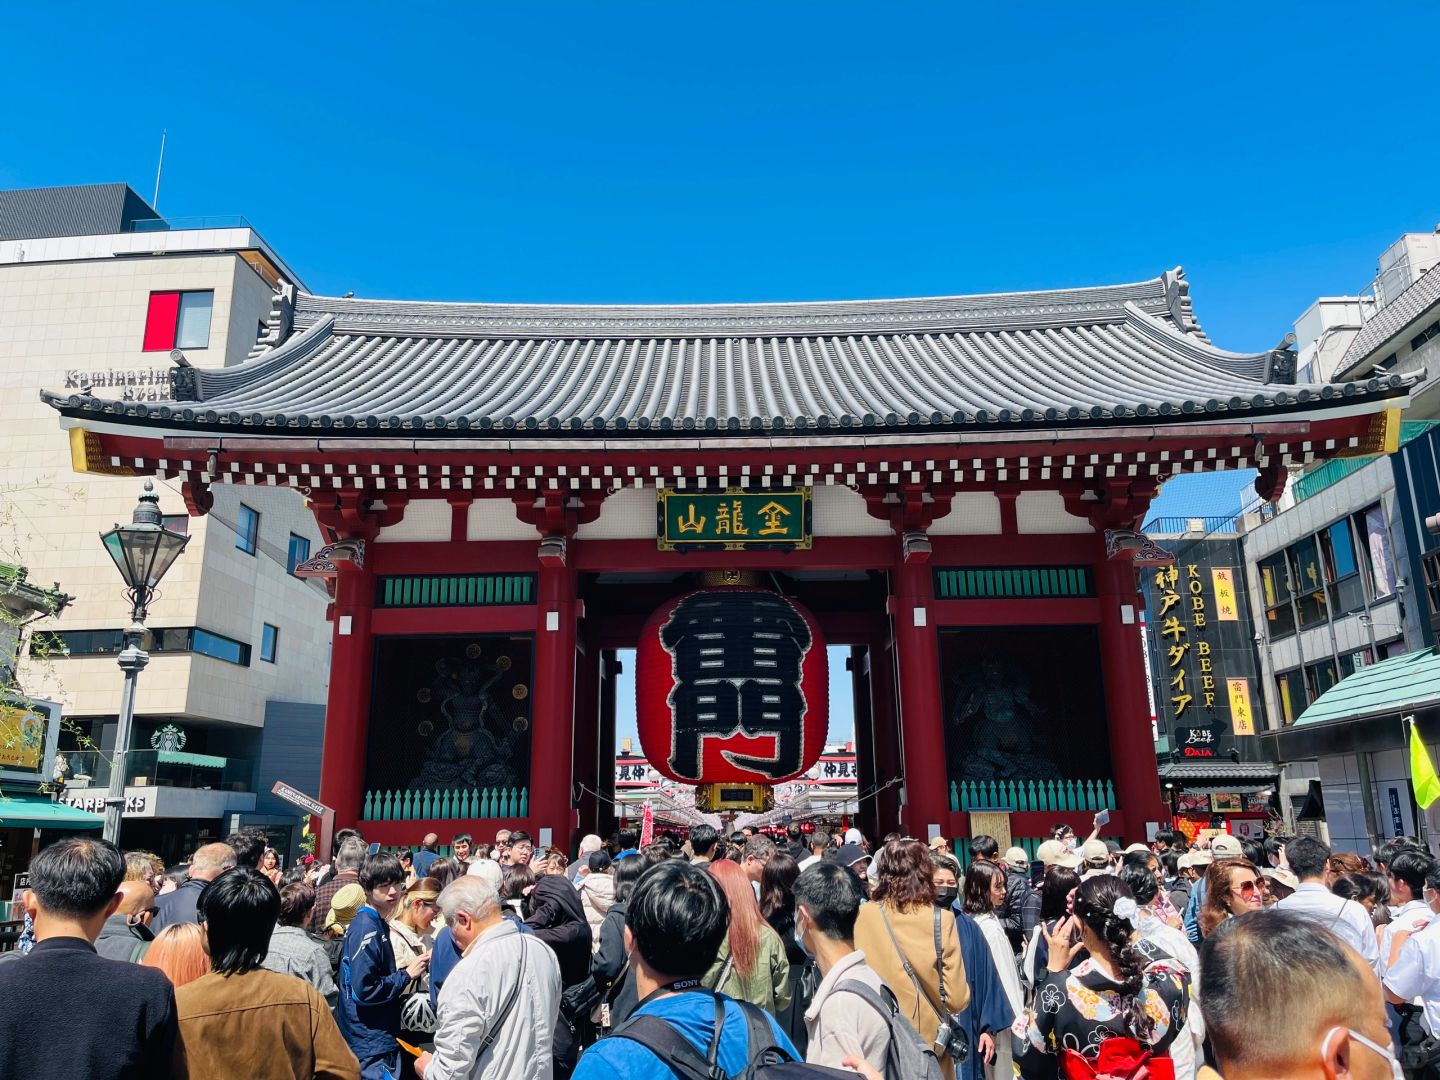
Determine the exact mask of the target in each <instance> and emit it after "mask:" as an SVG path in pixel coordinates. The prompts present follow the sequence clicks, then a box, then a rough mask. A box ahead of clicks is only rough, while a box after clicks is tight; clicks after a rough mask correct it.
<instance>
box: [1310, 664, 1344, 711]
mask: <svg viewBox="0 0 1440 1080" xmlns="http://www.w3.org/2000/svg"><path fill="white" fill-rule="evenodd" d="M1339 681H1340V676H1339V675H1338V674H1336V671H1335V661H1334V660H1321V661H1320V662H1319V663H1318V664H1306V665H1305V688H1306V689H1307V690H1308V691H1309V692H1310V700H1311V702H1314V701H1316V700H1317V699H1318V698H1319V697H1320V695H1321V694H1323V693H1325V691H1326V690H1329V689H1330V688H1331V687H1332V686H1334V685H1335V684H1336V683H1337V682H1339Z"/></svg>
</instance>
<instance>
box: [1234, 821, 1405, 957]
mask: <svg viewBox="0 0 1440 1080" xmlns="http://www.w3.org/2000/svg"><path fill="white" fill-rule="evenodd" d="M1217 839H1218V837H1217ZM1285 857H1286V859H1287V860H1288V861H1289V863H1290V869H1291V871H1292V872H1293V873H1294V874H1295V876H1296V877H1297V878H1298V879H1299V880H1300V885H1299V887H1298V888H1297V889H1296V890H1295V892H1294V893H1293V894H1292V895H1290V896H1287V897H1286V898H1285V899H1284V900H1281V901H1280V902H1279V903H1278V904H1276V905H1275V908H1276V910H1278V911H1290V912H1294V913H1295V914H1297V915H1305V916H1308V917H1309V918H1311V919H1313V920H1315V921H1316V922H1319V923H1321V924H1322V925H1324V926H1325V927H1327V928H1328V929H1329V930H1331V931H1332V932H1333V933H1335V934H1337V935H1338V936H1339V938H1340V940H1341V941H1343V942H1345V944H1347V945H1349V946H1350V947H1351V948H1352V949H1354V950H1355V951H1356V952H1357V953H1359V954H1360V956H1361V957H1362V958H1363V959H1364V960H1365V962H1366V963H1367V964H1369V965H1370V967H1371V968H1372V969H1374V970H1375V971H1376V972H1377V973H1378V972H1379V971H1380V945H1379V942H1378V941H1377V940H1376V937H1375V927H1374V924H1373V923H1372V922H1371V921H1370V917H1369V915H1367V914H1366V913H1365V909H1364V908H1363V907H1361V906H1360V905H1359V904H1357V903H1355V901H1353V900H1346V899H1345V898H1343V897H1340V896H1336V895H1335V894H1334V893H1332V892H1331V891H1330V890H1329V888H1327V887H1326V885H1325V880H1326V873H1327V867H1328V866H1329V865H1330V864H1331V863H1332V861H1333V860H1332V857H1331V854H1330V848H1329V847H1327V846H1326V845H1325V844H1324V843H1323V842H1321V841H1320V840H1317V839H1315V838H1314V837H1313V836H1297V837H1296V838H1295V839H1294V840H1292V841H1290V843H1288V844H1287V845H1285ZM1252 869H1253V867H1252Z"/></svg>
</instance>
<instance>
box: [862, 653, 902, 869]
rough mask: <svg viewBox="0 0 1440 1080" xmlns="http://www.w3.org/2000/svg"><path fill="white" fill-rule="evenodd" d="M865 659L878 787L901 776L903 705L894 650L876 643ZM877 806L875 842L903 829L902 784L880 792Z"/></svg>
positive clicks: (877, 795)
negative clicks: (899, 694)
mask: <svg viewBox="0 0 1440 1080" xmlns="http://www.w3.org/2000/svg"><path fill="white" fill-rule="evenodd" d="M866 659H867V662H868V670H869V673H870V717H871V724H870V732H871V737H872V738H873V739H874V755H875V779H876V782H877V783H878V784H885V783H887V782H889V781H890V780H892V779H894V778H896V777H898V776H900V775H901V767H900V703H899V701H898V700H897V698H896V695H895V650H894V649H893V648H892V647H891V646H890V644H889V643H888V642H876V643H875V644H874V645H872V646H871V647H870V649H869V650H868V651H867V656H866ZM874 804H875V819H876V820H875V835H874V839H876V840H879V839H880V837H882V836H884V835H885V834H886V833H888V832H891V831H893V830H895V829H898V828H899V827H900V787H899V785H898V784H897V785H891V786H890V787H887V788H885V790H884V791H881V792H878V793H877V794H876V796H875V799H874ZM866 835H867V836H869V835H870V834H869V833H867V834H866Z"/></svg>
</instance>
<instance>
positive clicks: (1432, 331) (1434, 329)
mask: <svg viewBox="0 0 1440 1080" xmlns="http://www.w3.org/2000/svg"><path fill="white" fill-rule="evenodd" d="M1437 335H1440V321H1437V322H1433V323H1431V324H1430V325H1429V326H1427V327H1425V329H1424V330H1421V331H1420V333H1418V334H1416V335H1415V336H1414V337H1413V338H1411V339H1410V348H1411V350H1414V349H1418V348H1420V346H1421V345H1424V344H1425V343H1426V342H1427V341H1429V340H1430V339H1431V338H1433V337H1435V336H1437Z"/></svg>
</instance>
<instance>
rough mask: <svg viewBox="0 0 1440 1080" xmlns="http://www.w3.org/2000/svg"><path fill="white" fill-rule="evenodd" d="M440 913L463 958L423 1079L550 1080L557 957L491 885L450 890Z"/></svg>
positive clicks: (446, 991) (465, 880)
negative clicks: (526, 930) (514, 917)
mask: <svg viewBox="0 0 1440 1080" xmlns="http://www.w3.org/2000/svg"><path fill="white" fill-rule="evenodd" d="M558 883H559V884H560V885H561V886H563V887H564V888H566V889H569V890H570V891H571V892H572V893H573V892H574V890H573V889H570V886H569V885H568V884H567V883H566V882H564V881H563V880H560V881H559V882H558ZM440 912H441V914H442V915H443V916H444V919H445V928H446V929H447V930H448V931H449V932H450V934H451V936H452V937H453V938H454V939H455V942H456V944H457V945H458V946H459V948H460V951H461V953H462V954H463V958H462V959H461V960H460V962H459V963H458V964H456V966H455V968H454V969H453V970H452V971H451V972H450V974H449V977H448V978H447V979H446V980H445V985H444V987H443V989H442V990H441V992H440V998H439V1008H438V1026H437V1027H436V1029H435V1050H434V1052H433V1053H425V1054H421V1055H420V1056H419V1058H417V1059H416V1061H415V1072H416V1075H418V1076H419V1077H420V1078H421V1080H461V1078H464V1080H482V1078H484V1080H550V1077H551V1076H552V1075H553V1069H554V1065H553V1062H554V1055H555V1048H554V1038H555V1027H556V1020H557V1017H558V1016H559V1013H560V964H559V962H558V961H557V960H556V957H555V953H554V952H553V950H551V949H549V948H547V947H546V946H545V945H543V944H542V943H541V942H540V941H539V939H538V938H537V937H534V936H532V935H527V934H522V933H521V932H520V931H519V930H518V929H517V928H516V927H515V924H514V923H512V922H511V921H510V920H508V919H506V918H505V917H504V916H503V914H502V912H501V905H500V895H499V893H498V892H497V891H496V889H495V886H494V885H493V884H492V883H491V882H490V881H487V880H485V879H484V878H480V877H471V876H469V875H466V876H464V877H460V878H457V879H456V880H455V881H453V882H451V883H450V884H449V885H447V886H446V887H445V891H444V892H442V893H441V894H440ZM607 1080H614V1077H613V1076H612V1077H607Z"/></svg>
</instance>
